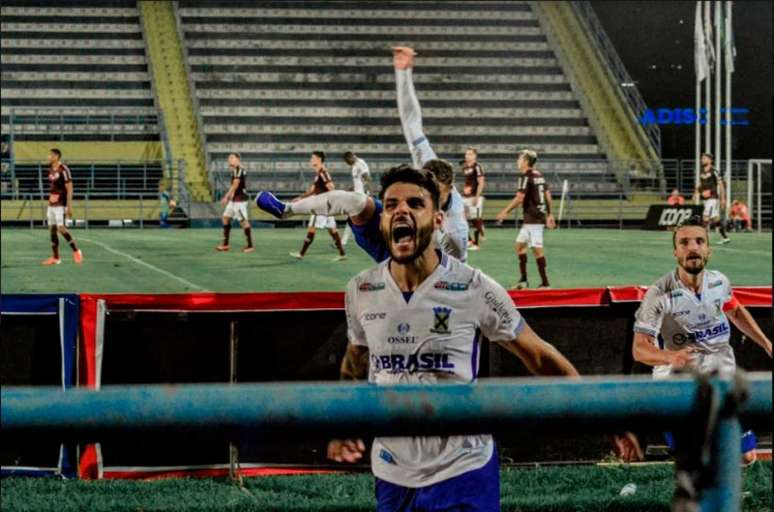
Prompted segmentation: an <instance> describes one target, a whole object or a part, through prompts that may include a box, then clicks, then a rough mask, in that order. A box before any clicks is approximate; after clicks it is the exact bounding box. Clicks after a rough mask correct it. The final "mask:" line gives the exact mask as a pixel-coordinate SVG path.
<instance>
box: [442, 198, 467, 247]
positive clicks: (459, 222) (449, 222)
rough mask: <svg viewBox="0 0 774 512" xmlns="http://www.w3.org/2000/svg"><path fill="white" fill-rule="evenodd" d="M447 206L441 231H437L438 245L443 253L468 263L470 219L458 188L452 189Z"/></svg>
mask: <svg viewBox="0 0 774 512" xmlns="http://www.w3.org/2000/svg"><path fill="white" fill-rule="evenodd" d="M445 206H446V210H444V211H443V223H442V224H441V229H440V230H438V231H436V243H437V244H438V247H439V248H440V249H441V250H443V252H445V253H447V254H451V255H452V256H454V257H455V258H457V259H458V260H460V261H463V262H464V261H467V259H468V229H469V228H468V219H467V218H466V217H465V202H464V201H463V199H462V196H461V195H460V193H459V192H457V189H456V188H452V190H451V192H450V193H449V202H448V204H447V205H445Z"/></svg>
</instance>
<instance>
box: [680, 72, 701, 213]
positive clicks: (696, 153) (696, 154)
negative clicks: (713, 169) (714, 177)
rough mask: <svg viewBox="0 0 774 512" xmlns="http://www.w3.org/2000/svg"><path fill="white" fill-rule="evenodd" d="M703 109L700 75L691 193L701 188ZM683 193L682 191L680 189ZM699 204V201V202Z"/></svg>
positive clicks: (697, 83)
mask: <svg viewBox="0 0 774 512" xmlns="http://www.w3.org/2000/svg"><path fill="white" fill-rule="evenodd" d="M700 109H701V82H700V81H699V77H698V76H697V77H696V147H695V151H694V162H693V171H694V173H693V191H691V194H693V193H694V191H695V190H697V189H698V188H699V173H700V172H701V162H700V160H701V116H700V115H699V110H700ZM680 193H681V194H682V191H680ZM697 204H698V203H697Z"/></svg>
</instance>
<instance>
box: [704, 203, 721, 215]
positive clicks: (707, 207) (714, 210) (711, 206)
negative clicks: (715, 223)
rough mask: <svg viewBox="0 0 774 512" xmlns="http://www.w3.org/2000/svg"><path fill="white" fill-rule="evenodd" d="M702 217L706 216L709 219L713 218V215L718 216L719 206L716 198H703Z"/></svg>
mask: <svg viewBox="0 0 774 512" xmlns="http://www.w3.org/2000/svg"><path fill="white" fill-rule="evenodd" d="M702 215H703V216H704V217H708V218H710V219H714V218H715V217H720V208H719V207H718V200H717V199H705V200H704V213H702Z"/></svg>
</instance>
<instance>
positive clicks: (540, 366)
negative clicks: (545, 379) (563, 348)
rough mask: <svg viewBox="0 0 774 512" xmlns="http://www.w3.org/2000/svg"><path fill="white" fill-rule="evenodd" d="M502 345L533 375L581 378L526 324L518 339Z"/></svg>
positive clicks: (563, 358)
mask: <svg viewBox="0 0 774 512" xmlns="http://www.w3.org/2000/svg"><path fill="white" fill-rule="evenodd" d="M500 345H501V346H503V347H504V348H505V349H506V350H508V351H509V352H511V353H512V354H514V355H515V356H516V357H518V358H519V359H521V362H522V363H524V366H526V367H527V369H528V370H529V371H530V373H532V374H533V375H540V376H552V375H553V376H556V375H560V376H561V375H564V376H567V377H580V374H579V373H578V370H576V369H575V367H574V366H573V365H572V363H571V362H570V361H569V360H568V359H567V358H566V357H564V356H563V355H562V354H561V353H560V352H559V351H558V350H556V348H555V347H554V346H553V345H551V344H550V343H548V342H547V341H544V340H543V339H541V338H540V336H538V335H537V334H536V333H535V331H533V330H532V328H531V327H530V326H529V325H527V324H526V323H525V324H524V328H523V329H522V330H521V332H520V333H519V335H518V336H517V337H516V339H514V340H511V341H505V342H500Z"/></svg>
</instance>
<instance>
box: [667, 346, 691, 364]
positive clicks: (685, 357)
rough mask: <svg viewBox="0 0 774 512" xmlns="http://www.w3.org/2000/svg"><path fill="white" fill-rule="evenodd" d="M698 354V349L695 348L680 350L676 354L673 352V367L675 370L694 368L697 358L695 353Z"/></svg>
mask: <svg viewBox="0 0 774 512" xmlns="http://www.w3.org/2000/svg"><path fill="white" fill-rule="evenodd" d="M695 352H696V349H695V348H694V347H685V348H684V349H682V350H678V351H676V352H673V355H672V367H673V368H685V367H689V368H690V367H692V366H694V365H695V361H694V358H695V357H696V356H695V355H694V353H695Z"/></svg>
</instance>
